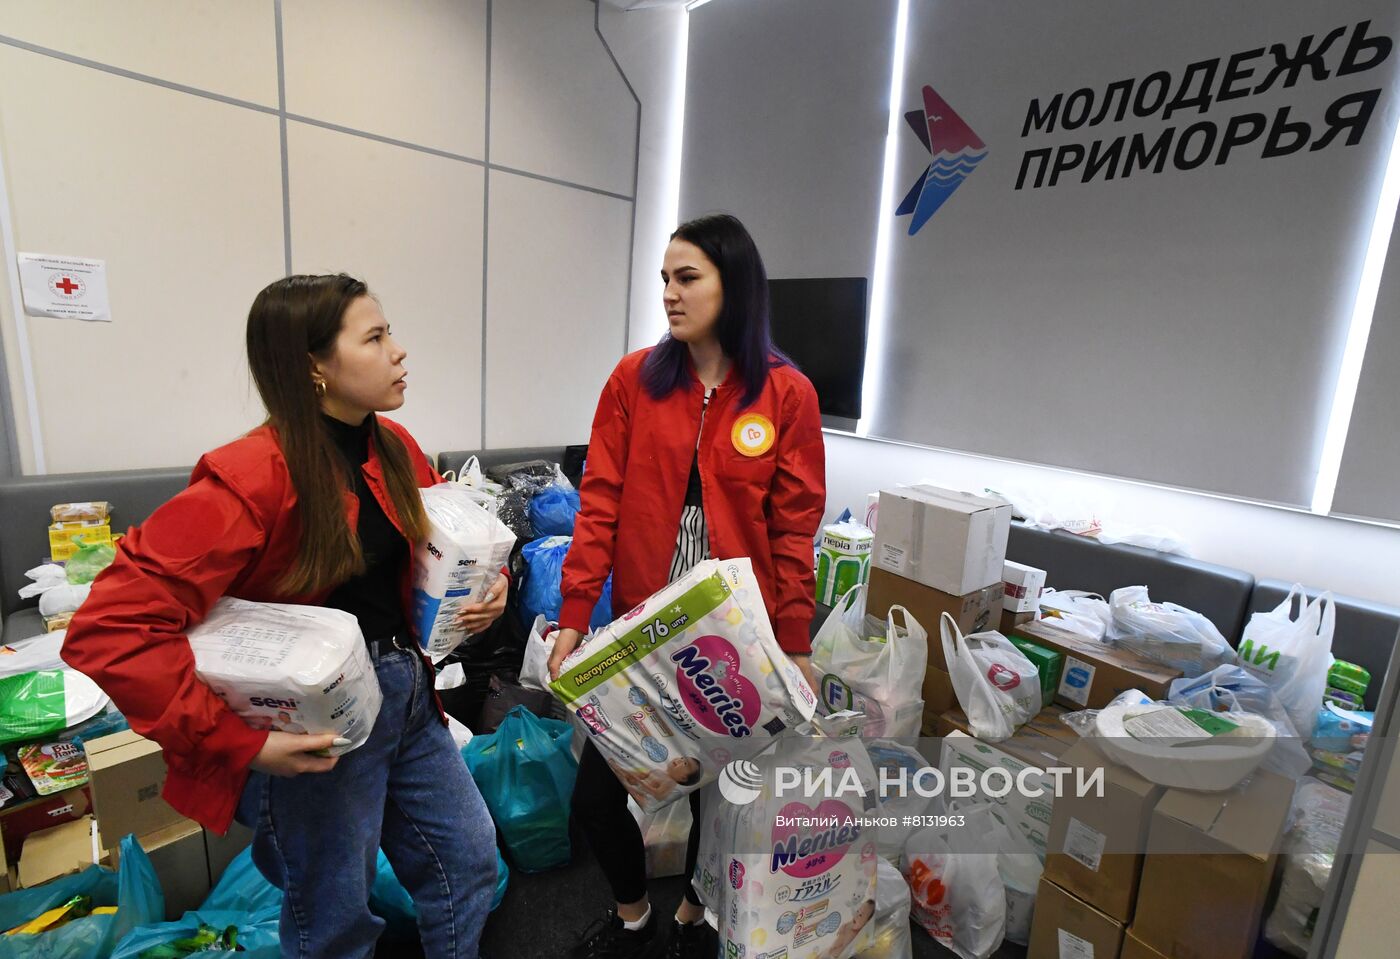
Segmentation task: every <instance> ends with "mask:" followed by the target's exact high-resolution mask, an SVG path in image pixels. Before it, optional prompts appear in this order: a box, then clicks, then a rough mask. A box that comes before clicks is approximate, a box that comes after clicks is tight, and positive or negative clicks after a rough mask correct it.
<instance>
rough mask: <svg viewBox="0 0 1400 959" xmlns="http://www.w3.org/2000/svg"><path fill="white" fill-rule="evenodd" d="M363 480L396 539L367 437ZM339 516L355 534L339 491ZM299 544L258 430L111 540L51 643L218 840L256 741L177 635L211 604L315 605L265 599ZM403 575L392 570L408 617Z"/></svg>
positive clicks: (186, 811) (407, 568)
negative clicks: (147, 749) (155, 759)
mask: <svg viewBox="0 0 1400 959" xmlns="http://www.w3.org/2000/svg"><path fill="white" fill-rule="evenodd" d="M379 422H380V424H381V425H382V426H384V427H386V428H387V429H390V430H393V432H394V434H395V435H397V436H398V437H399V438H400V439H401V440H402V441H403V443H404V445H405V447H406V448H407V449H408V453H409V458H410V459H411V461H412V463H413V466H414V470H415V472H416V474H417V480H418V484H419V485H420V486H431V485H433V484H435V483H437V482H439V481H440V480H441V477H440V476H439V475H438V473H437V470H435V469H433V467H432V464H431V463H429V462H428V458H427V457H426V456H424V455H423V451H422V450H421V449H419V447H418V444H417V443H416V442H415V441H414V439H413V437H412V436H410V435H409V434H408V431H407V430H405V429H404V428H403V427H402V426H399V425H398V424H397V423H393V422H391V421H389V420H387V419H385V418H383V417H380V419H379ZM363 470H364V475H365V479H366V480H367V481H368V484H369V488H370V489H371V490H372V491H373V492H374V497H375V499H377V500H378V501H379V505H380V506H381V507H383V509H384V514H385V515H386V516H387V517H388V518H389V520H390V521H391V522H392V523H393V524H394V525H395V526H396V527H399V529H400V532H402V527H401V525H400V523H399V518H398V515H397V514H396V512H395V511H394V507H393V502H392V501H391V500H390V499H389V494H388V490H387V488H386V487H385V484H384V474H383V471H382V469H381V466H380V461H379V455H378V452H377V450H376V449H375V447H374V442H373V439H372V438H371V441H370V449H369V459H368V460H367V461H366V462H365V464H364V467H363ZM345 511H346V518H347V520H348V521H349V523H350V528H351V529H355V528H356V526H357V525H358V521H359V511H360V502H359V499H358V498H357V497H356V496H355V494H354V493H353V492H351V491H348V490H347V491H346V493H345ZM300 542H301V524H300V520H299V517H298V512H297V509H296V491H295V489H294V488H293V486H292V479H291V474H290V473H289V472H288V470H287V463H286V461H285V460H284V459H283V458H282V450H281V447H280V446H279V445H278V441H277V435H276V433H275V432H274V431H273V430H272V428H271V427H269V426H265V425H264V426H260V427H258V428H257V429H255V430H253V431H252V432H251V433H248V434H247V435H246V436H243V437H242V438H240V439H237V440H235V441H234V442H232V443H229V444H228V445H227V446H222V447H220V448H218V449H216V450H213V451H211V452H209V453H206V454H205V455H204V456H203V457H201V458H200V460H199V463H198V465H196V466H195V468H194V472H193V473H192V474H191V476H190V484H189V486H188V487H187V488H185V489H184V490H182V491H181V492H180V493H179V494H177V495H176V496H175V497H173V498H172V499H171V500H170V501H169V502H167V503H166V504H164V505H163V506H161V507H160V508H159V509H158V510H156V511H155V512H154V513H152V514H151V516H150V518H149V519H147V520H146V521H145V522H144V523H142V524H141V525H140V526H138V527H135V528H133V529H132V530H130V531H129V532H128V533H127V535H126V536H124V537H123V538H122V540H121V544H120V546H119V548H118V550H117V558H116V560H115V561H114V562H113V563H112V565H111V566H109V567H107V569H105V570H103V571H102V573H101V575H99V576H98V577H97V579H96V580H95V581H94V582H93V584H92V593H91V594H90V595H89V596H88V599H87V601H86V602H84V603H83V606H82V609H80V610H79V611H78V612H77V614H75V615H74V617H73V621H72V623H70V624H69V627H68V635H67V637H66V638H65V639H64V642H63V653H62V655H63V658H64V660H66V661H67V662H68V664H69V665H71V666H73V667H74V668H75V669H77V670H80V671H81V672H83V673H86V674H87V675H88V676H91V677H92V679H93V680H94V681H95V682H96V683H97V684H98V685H99V686H101V687H102V689H103V690H104V691H105V692H106V693H107V694H108V695H109V696H111V697H112V701H113V702H114V703H116V705H117V708H118V709H120V710H121V711H122V713H123V714H125V716H126V718H127V721H128V722H129V723H130V724H131V728H132V729H134V730H135V731H136V732H138V733H140V734H141V735H143V736H146V737H148V738H150V739H153V740H155V741H156V742H157V743H159V744H160V745H161V747H162V749H163V750H164V752H165V761H166V766H167V770H168V771H167V773H166V778H165V789H164V796H165V799H166V801H167V802H169V803H170V805H171V806H173V807H174V808H175V809H176V810H177V811H178V812H180V813H181V814H183V815H185V816H189V817H190V818H191V819H194V820H196V821H198V822H200V823H201V824H203V825H205V826H207V827H209V828H210V829H213V830H215V831H217V832H220V833H222V832H225V831H226V830H227V829H228V826H229V823H230V822H231V821H232V820H233V812H234V809H235V808H236V807H237V805H238V797H239V794H240V793H241V792H242V791H243V784H244V782H245V781H246V780H247V778H248V771H249V770H248V764H249V763H250V762H252V760H253V757H255V756H256V755H257V754H258V750H260V749H262V746H263V743H264V741H266V739H267V732H266V731H262V730H255V729H253V728H251V727H249V726H248V725H247V724H246V723H244V722H243V720H242V719H240V718H239V717H238V716H237V715H235V714H234V712H233V711H232V710H231V709H229V707H228V706H227V705H226V704H225V703H224V701H223V700H222V699H220V698H219V697H218V696H216V695H215V694H214V692H213V691H212V690H210V688H209V687H208V686H206V685H205V684H204V683H203V682H202V681H200V680H199V679H198V678H197V677H196V676H195V672H194V655H193V653H192V652H191V651H190V645H189V642H188V640H187V638H186V635H185V634H186V633H187V632H188V631H189V630H190V628H191V627H193V626H195V625H197V624H198V623H200V622H201V621H203V619H204V617H205V616H206V615H207V614H208V612H209V608H210V607H211V606H213V605H214V603H215V602H216V601H217V600H218V599H219V598H220V597H222V596H236V597H238V598H240V599H247V600H253V601H255V602H269V603H271V602H276V603H298V604H303V605H315V604H317V603H319V602H321V601H323V600H324V599H325V597H326V596H327V595H329V593H330V591H329V590H326V591H324V592H322V593H317V594H315V595H310V596H288V595H286V594H284V593H280V592H278V590H277V586H276V583H277V580H278V579H279V578H280V577H281V576H282V574H283V573H284V572H285V571H286V569H287V568H288V566H290V565H291V563H292V561H293V560H294V558H295V556H296V552H297V549H298V547H299V544H300ZM411 566H412V564H411V563H405V564H404V575H403V583H402V591H403V598H404V609H406V610H407V609H410V608H411V603H410V602H409V595H410V580H411V576H412V570H411ZM410 621H411V618H410Z"/></svg>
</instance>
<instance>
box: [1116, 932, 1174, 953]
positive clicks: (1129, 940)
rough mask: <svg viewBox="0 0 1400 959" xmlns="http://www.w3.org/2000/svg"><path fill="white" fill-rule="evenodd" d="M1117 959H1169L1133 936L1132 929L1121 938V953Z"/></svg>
mask: <svg viewBox="0 0 1400 959" xmlns="http://www.w3.org/2000/svg"><path fill="white" fill-rule="evenodd" d="M1118 959H1171V957H1170V956H1164V955H1162V954H1161V953H1160V952H1158V951H1157V950H1156V949H1153V948H1152V947H1151V946H1149V945H1148V944H1147V943H1145V942H1143V941H1142V940H1141V939H1139V938H1138V937H1137V936H1135V935H1133V931H1132V929H1129V930H1128V934H1127V935H1126V936H1124V937H1123V952H1122V954H1121V955H1120V956H1119V957H1118Z"/></svg>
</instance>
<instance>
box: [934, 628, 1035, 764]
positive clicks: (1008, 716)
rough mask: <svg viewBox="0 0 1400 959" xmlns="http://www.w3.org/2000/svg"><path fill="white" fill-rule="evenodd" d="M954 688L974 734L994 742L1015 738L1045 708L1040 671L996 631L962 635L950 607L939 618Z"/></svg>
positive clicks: (945, 654) (944, 652)
mask: <svg viewBox="0 0 1400 959" xmlns="http://www.w3.org/2000/svg"><path fill="white" fill-rule="evenodd" d="M939 629H940V630H941V632H942V634H943V656H944V658H945V659H946V660H947V661H948V675H949V676H951V677H952V680H953V691H954V692H955V693H957V696H958V703H959V704H960V705H961V706H962V708H963V712H965V713H966V714H967V721H968V725H969V726H971V728H972V735H973V736H975V737H976V738H978V739H981V740H985V741H987V742H989V743H997V742H1001V741H1002V740H1003V739H1009V738H1011V736H1012V734H1014V733H1015V732H1016V730H1017V729H1019V728H1020V727H1021V726H1023V725H1024V724H1025V723H1027V722H1028V721H1029V720H1030V719H1031V717H1032V716H1034V715H1035V714H1036V713H1038V712H1040V671H1039V670H1038V669H1036V666H1035V664H1034V663H1032V662H1031V661H1030V660H1029V659H1027V658H1026V654H1025V653H1023V652H1021V651H1020V650H1019V649H1017V648H1016V647H1015V646H1014V645H1013V644H1012V642H1011V640H1009V639H1007V638H1006V637H1005V636H1003V635H1001V633H997V632H991V631H988V632H983V633H973V634H972V635H971V636H963V634H962V630H961V629H959V628H958V624H957V621H956V620H955V619H953V617H952V616H949V615H948V614H947V613H944V614H943V617H942V619H941V620H940V621H939Z"/></svg>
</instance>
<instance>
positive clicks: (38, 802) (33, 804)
mask: <svg viewBox="0 0 1400 959" xmlns="http://www.w3.org/2000/svg"><path fill="white" fill-rule="evenodd" d="M91 812H92V784H91V783H89V784H88V785H86V786H79V787H78V788H76V789H65V790H64V791H63V792H61V793H54V794H53V795H52V796H39V797H37V798H34V799H27V800H25V801H24V802H22V803H17V804H15V805H14V806H7V807H6V808H5V809H3V810H0V833H3V835H4V842H3V845H4V847H5V855H6V856H7V857H8V858H9V860H10V862H11V863H15V862H18V861H19V853H20V848H21V847H22V846H23V845H24V840H25V838H26V837H27V836H29V835H31V834H32V833H36V832H38V831H39V830H41V829H49V828H51V827H53V826H57V825H60V824H62V823H67V822H74V821H76V820H78V819H82V818H83V817H84V816H86V815H88V814H89V813H91Z"/></svg>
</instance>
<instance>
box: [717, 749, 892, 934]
mask: <svg viewBox="0 0 1400 959" xmlns="http://www.w3.org/2000/svg"><path fill="white" fill-rule="evenodd" d="M743 767H744V768H743V769H741V770H740V772H739V773H738V774H733V775H731V774H730V772H729V771H726V773H725V777H727V778H725V777H722V778H721V779H720V781H719V784H718V787H717V788H716V789H714V790H712V791H710V792H707V793H706V795H705V799H706V800H707V801H706V803H705V804H704V812H703V818H702V830H701V837H700V853H699V857H698V858H697V861H696V867H695V874H694V876H693V877H692V882H693V884H694V885H695V888H696V890H697V892H699V894H700V898H701V900H702V901H703V902H704V903H705V905H706V906H708V907H709V908H710V909H712V910H714V912H715V914H716V915H717V917H718V920H719V922H718V928H719V938H720V955H722V956H774V957H777V956H782V957H786V959H850V957H852V956H855V955H857V954H858V953H862V952H864V951H865V950H867V949H870V948H871V947H872V946H874V945H875V942H876V937H877V930H878V928H879V922H878V921H876V917H877V913H878V907H879V896H878V895H877V875H878V868H879V863H880V855H879V851H878V839H879V837H878V832H879V829H878V827H877V826H876V825H875V822H874V817H876V816H877V815H878V811H877V808H876V790H877V789H878V783H877V780H876V775H875V768H874V766H873V765H871V762H870V758H869V756H868V755H866V749H865V745H864V744H863V743H862V742H861V740H860V739H859V738H843V739H826V738H817V737H812V736H789V737H785V738H783V739H782V740H780V741H779V742H777V743H774V744H773V746H772V747H771V748H769V749H767V750H765V751H764V752H762V753H761V754H759V755H758V756H756V757H755V758H754V760H753V761H752V762H748V763H744V764H743ZM779 771H781V772H782V776H780V775H779V774H778V773H779ZM794 772H796V773H798V774H799V775H801V774H805V775H806V776H807V777H808V778H807V779H801V780H799V782H798V783H797V784H795V785H794V784H793V783H792V781H791V780H792V779H793V778H797V777H794V776H793V773H794ZM827 773H829V774H830V780H829V783H826V782H823V781H822V780H821V779H820V778H811V777H820V776H821V775H823V774H827ZM809 786H810V788H809ZM750 797H752V798H750ZM906 908H907V907H906ZM906 915H907V913H906ZM907 928H908V927H907V922H906V929H907Z"/></svg>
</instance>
